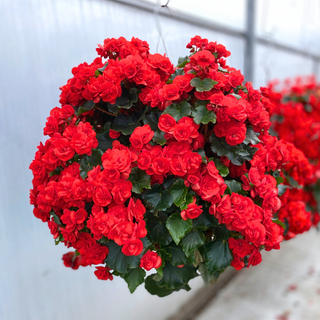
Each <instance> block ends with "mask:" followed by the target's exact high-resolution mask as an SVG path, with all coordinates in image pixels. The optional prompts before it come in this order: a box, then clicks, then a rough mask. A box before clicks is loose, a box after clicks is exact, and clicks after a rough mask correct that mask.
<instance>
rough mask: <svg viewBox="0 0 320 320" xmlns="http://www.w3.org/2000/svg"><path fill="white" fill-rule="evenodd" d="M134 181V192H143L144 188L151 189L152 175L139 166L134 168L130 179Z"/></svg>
mask: <svg viewBox="0 0 320 320" xmlns="http://www.w3.org/2000/svg"><path fill="white" fill-rule="evenodd" d="M128 180H130V181H131V182H132V192H134V193H138V194H140V193H142V192H143V190H144V189H151V185H150V182H151V177H150V176H149V175H147V174H146V172H145V171H143V170H140V169H139V168H138V167H135V168H132V170H131V173H130V176H129V179H128Z"/></svg>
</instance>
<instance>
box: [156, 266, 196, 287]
mask: <svg viewBox="0 0 320 320" xmlns="http://www.w3.org/2000/svg"><path fill="white" fill-rule="evenodd" d="M197 276H198V274H197V272H196V268H195V267H194V266H193V265H190V264H187V265H185V266H184V267H182V268H178V267H175V266H173V265H172V264H171V263H168V262H167V263H166V265H165V266H164V268H163V277H162V279H161V280H160V281H158V282H157V284H158V286H160V287H163V286H165V287H166V288H168V289H177V288H181V287H183V286H185V285H187V283H188V282H189V281H190V280H191V279H193V278H195V277H197Z"/></svg>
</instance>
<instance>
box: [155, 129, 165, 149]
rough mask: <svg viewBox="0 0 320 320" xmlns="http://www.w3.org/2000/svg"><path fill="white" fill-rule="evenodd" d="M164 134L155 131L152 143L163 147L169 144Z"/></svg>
mask: <svg viewBox="0 0 320 320" xmlns="http://www.w3.org/2000/svg"><path fill="white" fill-rule="evenodd" d="M164 134H165V132H163V131H161V132H159V131H155V133H154V135H153V138H152V141H153V142H155V143H157V144H160V146H163V145H164V144H165V143H166V142H167V140H166V139H165V137H164Z"/></svg>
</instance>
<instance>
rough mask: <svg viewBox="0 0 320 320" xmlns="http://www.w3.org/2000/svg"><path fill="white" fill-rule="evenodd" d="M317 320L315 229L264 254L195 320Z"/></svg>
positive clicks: (318, 243) (318, 246) (319, 267)
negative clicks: (260, 260)
mask: <svg viewBox="0 0 320 320" xmlns="http://www.w3.org/2000/svg"><path fill="white" fill-rule="evenodd" d="M214 319H217V320H320V232H319V231H317V230H316V229H315V228H313V229H312V230H310V231H309V232H307V233H305V234H302V235H298V236H297V237H296V238H295V239H292V240H290V241H287V242H285V243H283V244H282V245H281V249H280V250H278V251H276V250H274V251H271V252H265V254H264V256H263V261H262V262H261V264H260V265H258V266H256V267H251V268H250V269H245V270H242V271H241V272H240V273H239V274H238V275H237V276H236V277H235V278H234V279H233V280H232V281H231V282H230V283H229V284H228V285H227V286H226V287H224V288H223V289H222V290H221V291H220V292H219V294H218V296H217V297H216V298H215V299H214V300H213V301H212V302H211V303H210V304H209V305H208V306H207V308H206V309H205V310H204V311H203V312H202V313H201V314H200V315H199V316H198V317H196V318H195V320H214Z"/></svg>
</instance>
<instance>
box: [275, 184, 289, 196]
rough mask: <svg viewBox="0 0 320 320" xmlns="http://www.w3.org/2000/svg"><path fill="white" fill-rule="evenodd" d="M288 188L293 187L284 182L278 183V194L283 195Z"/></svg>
mask: <svg viewBox="0 0 320 320" xmlns="http://www.w3.org/2000/svg"><path fill="white" fill-rule="evenodd" d="M288 188H289V189H291V187H290V186H287V185H284V184H279V185H278V196H282V195H283V194H284V193H285V192H286V190H287V189H288Z"/></svg>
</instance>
